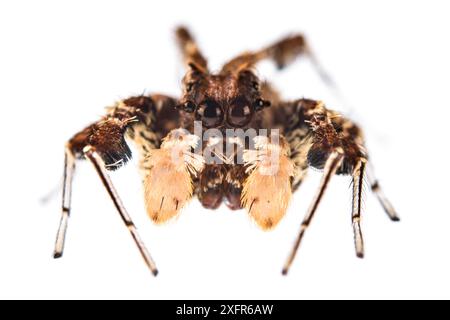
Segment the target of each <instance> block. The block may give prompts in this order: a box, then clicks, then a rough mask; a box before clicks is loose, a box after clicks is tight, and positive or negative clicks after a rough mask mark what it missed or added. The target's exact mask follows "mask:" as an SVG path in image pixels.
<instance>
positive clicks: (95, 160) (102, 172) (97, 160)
mask: <svg viewBox="0 0 450 320" xmlns="http://www.w3.org/2000/svg"><path fill="white" fill-rule="evenodd" d="M83 153H84V155H85V157H86V158H87V159H88V160H89V161H90V162H91V163H92V165H93V166H94V168H95V170H96V171H97V174H98V175H99V177H100V179H101V181H102V183H103V185H104V186H105V188H106V190H107V191H108V194H109V195H110V197H111V199H112V201H113V203H114V205H115V207H116V209H117V211H118V212H119V214H120V217H121V218H122V221H123V222H124V224H125V225H126V227H127V228H128V231H129V232H130V234H131V236H132V237H133V240H134V242H135V243H136V245H137V247H138V249H139V252H140V253H141V255H142V257H143V258H144V261H145V263H146V264H147V266H148V268H149V269H150V271H151V272H152V273H153V275H154V276H156V275H157V274H158V270H157V268H156V265H155V262H154V261H153V259H152V257H151V256H150V253H149V252H148V251H147V248H146V247H145V245H144V243H143V241H142V239H141V237H140V236H139V234H138V232H137V229H136V226H135V225H134V223H133V221H132V220H131V217H130V216H129V214H128V212H127V211H126V209H125V207H124V205H123V204H122V201H121V200H120V198H119V195H118V194H117V191H116V189H115V188H114V186H113V184H112V182H111V179H110V178H109V176H108V174H107V172H106V169H105V167H104V163H103V160H102V159H101V157H100V155H99V154H97V152H96V151H95V148H94V147H92V146H87V147H85V148H84V149H83Z"/></svg>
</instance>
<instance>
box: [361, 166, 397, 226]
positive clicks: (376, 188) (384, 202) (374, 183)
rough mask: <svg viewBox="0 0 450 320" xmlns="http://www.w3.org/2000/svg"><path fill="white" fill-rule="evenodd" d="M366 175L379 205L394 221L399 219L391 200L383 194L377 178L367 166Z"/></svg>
mask: <svg viewBox="0 0 450 320" xmlns="http://www.w3.org/2000/svg"><path fill="white" fill-rule="evenodd" d="M367 173H368V174H367V177H368V180H369V183H370V188H371V189H372V192H373V193H375V195H376V196H377V198H378V201H379V202H380V204H381V206H382V207H383V209H384V211H385V212H386V213H387V215H388V216H389V218H390V219H391V220H392V221H394V222H398V221H400V217H399V216H398V215H397V212H396V211H395V209H394V207H393V206H392V204H391V202H390V201H389V200H388V198H387V197H386V196H385V194H384V192H383V190H382V189H381V187H380V184H379V182H378V180H377V179H375V177H374V175H373V169H372V168H371V167H370V166H369V168H368V170H367Z"/></svg>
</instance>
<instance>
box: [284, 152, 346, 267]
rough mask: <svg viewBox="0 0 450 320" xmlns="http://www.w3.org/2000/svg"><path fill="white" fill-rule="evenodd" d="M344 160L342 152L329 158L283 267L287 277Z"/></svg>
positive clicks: (333, 153) (335, 153)
mask: <svg viewBox="0 0 450 320" xmlns="http://www.w3.org/2000/svg"><path fill="white" fill-rule="evenodd" d="M342 160H343V154H342V151H341V150H336V151H334V152H332V153H331V154H330V156H329V157H328V159H327V161H326V163H325V168H324V172H323V177H322V181H321V183H320V187H319V189H318V191H317V193H316V195H315V197H314V200H313V202H312V203H311V206H310V207H309V210H308V212H307V214H306V216H305V218H304V219H303V221H302V224H301V226H300V232H299V234H298V236H297V239H296V241H295V244H294V247H293V248H292V251H291V253H290V254H289V257H288V259H287V261H286V263H285V265H284V267H283V275H287V273H288V272H289V268H290V267H291V265H292V262H293V261H294V258H295V255H296V253H297V250H298V248H299V247H300V243H301V241H302V239H303V236H304V234H305V231H306V229H307V228H308V226H309V225H310V223H311V220H312V218H313V217H314V213H315V212H316V210H317V207H318V205H319V203H320V200H321V199H322V196H323V194H324V193H325V189H326V188H327V186H328V183H329V182H330V179H331V177H332V176H333V175H334V174H335V173H336V171H337V170H338V168H339V166H340V165H341V163H342Z"/></svg>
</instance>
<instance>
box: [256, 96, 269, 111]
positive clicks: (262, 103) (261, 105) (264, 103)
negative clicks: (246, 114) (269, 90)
mask: <svg viewBox="0 0 450 320" xmlns="http://www.w3.org/2000/svg"><path fill="white" fill-rule="evenodd" d="M253 107H254V108H255V111H259V110H262V109H264V108H267V107H270V101H267V100H263V99H261V98H258V99H256V100H255V102H254V103H253Z"/></svg>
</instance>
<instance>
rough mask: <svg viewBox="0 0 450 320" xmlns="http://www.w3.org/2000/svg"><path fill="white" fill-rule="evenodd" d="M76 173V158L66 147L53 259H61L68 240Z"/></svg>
mask: <svg viewBox="0 0 450 320" xmlns="http://www.w3.org/2000/svg"><path fill="white" fill-rule="evenodd" d="M74 173H75V156H74V154H73V153H72V151H71V150H70V148H69V147H66V150H65V158H64V176H63V196H62V215H61V221H60V223H59V228H58V233H57V235H56V243H55V250H54V252H53V257H54V258H55V259H57V258H61V257H62V255H63V251H64V244H65V240H66V232H67V225H68V222H69V217H70V207H71V199H72V181H73V175H74Z"/></svg>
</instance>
